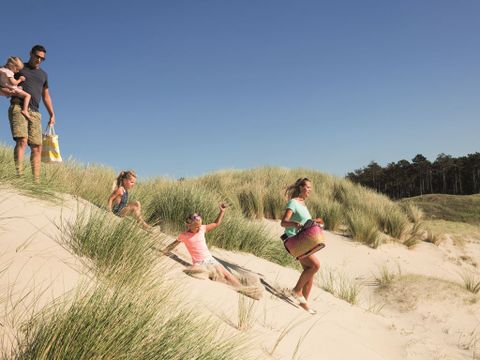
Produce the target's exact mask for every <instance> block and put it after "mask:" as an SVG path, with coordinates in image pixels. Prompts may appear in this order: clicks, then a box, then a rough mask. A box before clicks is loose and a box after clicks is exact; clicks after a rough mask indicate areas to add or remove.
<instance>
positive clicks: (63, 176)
mask: <svg viewBox="0 0 480 360" xmlns="http://www.w3.org/2000/svg"><path fill="white" fill-rule="evenodd" d="M12 152H13V149H11V148H9V147H7V146H3V147H1V148H0V182H1V183H8V184H11V185H13V186H15V187H18V188H22V189H24V190H25V189H27V190H28V191H33V192H34V193H37V195H38V196H44V197H45V196H47V197H50V198H53V197H54V196H53V195H52V194H54V193H55V192H64V193H69V194H73V195H75V196H79V197H82V198H84V199H86V200H88V201H90V202H92V203H93V204H95V205H97V206H99V207H103V208H104V207H106V201H107V198H108V196H109V194H110V191H111V186H112V183H113V182H114V180H115V178H116V176H117V174H116V172H114V171H113V170H112V169H109V168H106V167H103V166H101V165H81V164H78V163H76V162H74V161H66V162H65V163H63V164H55V165H44V166H42V180H41V184H40V186H38V185H32V184H31V179H30V177H29V175H28V173H29V170H28V169H26V174H27V175H26V176H25V178H24V179H21V181H20V180H18V179H16V177H15V169H14V165H13V159H12ZM300 177H308V178H309V179H310V180H311V181H312V183H313V192H312V195H311V197H310V198H309V199H308V200H307V206H308V207H309V209H310V211H311V213H312V216H313V217H323V218H324V220H325V223H326V229H327V230H337V229H339V228H340V227H343V226H347V228H349V230H350V233H351V234H352V236H353V237H354V239H355V240H357V241H361V242H364V243H366V244H367V245H369V246H373V247H375V246H378V244H379V243H378V241H377V240H375V239H376V234H378V233H384V234H387V235H389V236H390V237H392V238H394V239H397V240H398V241H400V242H401V241H402V238H405V237H408V229H409V228H411V227H409V226H408V224H409V223H410V222H411V221H414V222H415V221H416V220H418V218H419V217H420V216H421V214H419V213H418V211H417V210H416V209H412V208H402V207H401V206H400V205H399V204H397V203H394V202H392V201H390V200H389V199H388V198H387V197H385V196H384V195H381V194H378V193H376V192H375V191H372V190H370V189H366V188H363V187H361V186H359V185H356V184H353V183H352V182H350V181H348V180H345V179H341V178H338V177H334V176H331V175H327V174H323V173H321V172H318V171H314V170H310V169H302V168H298V169H284V168H277V167H263V168H257V169H250V170H224V171H219V172H215V173H211V174H207V175H205V176H201V177H197V178H191V179H182V181H178V180H173V179H165V178H157V179H151V180H148V181H142V179H139V181H138V182H137V186H136V187H135V188H134V189H133V191H131V199H132V200H133V199H135V200H139V201H140V202H141V203H142V207H143V213H144V214H145V216H146V219H147V220H148V221H150V222H151V223H152V222H153V223H160V225H161V226H162V229H164V230H165V231H167V232H168V233H171V234H173V233H176V232H178V231H181V230H183V222H184V219H185V217H186V216H187V215H188V214H189V213H191V212H194V211H197V212H200V213H201V214H202V216H203V217H204V218H206V219H209V221H213V220H214V219H215V217H216V212H217V206H218V203H220V202H227V203H228V204H229V205H230V210H229V212H228V213H227V215H226V216H231V215H230V214H235V218H237V217H238V218H239V217H243V218H246V219H262V218H264V217H266V218H270V219H277V220H278V219H280V218H281V217H282V215H283V213H284V211H285V210H284V207H285V204H286V200H285V197H284V195H285V189H286V187H287V186H288V185H289V184H292V183H294V182H295V180H296V179H298V178H300ZM355 217H357V218H358V219H355ZM366 217H369V218H370V220H365V218H366ZM244 224H245V223H244ZM238 238H239V237H237V239H238ZM258 242H268V239H266V238H263V237H260V238H258V239H257V243H258ZM222 243H223V244H228V246H229V248H231V249H234V248H235V247H236V248H237V249H239V248H242V251H249V250H248V248H246V247H245V246H244V244H243V245H241V244H239V245H238V246H233V245H232V242H231V241H222ZM249 243H250V244H253V242H249ZM256 249H257V245H255V248H254V249H252V252H253V251H255V250H256ZM257 254H258V253H257Z"/></svg>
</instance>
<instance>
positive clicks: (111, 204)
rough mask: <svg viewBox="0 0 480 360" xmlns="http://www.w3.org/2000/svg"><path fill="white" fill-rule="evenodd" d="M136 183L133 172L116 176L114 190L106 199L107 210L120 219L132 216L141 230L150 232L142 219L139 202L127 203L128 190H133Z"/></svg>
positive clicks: (149, 227)
mask: <svg viewBox="0 0 480 360" xmlns="http://www.w3.org/2000/svg"><path fill="white" fill-rule="evenodd" d="M136 181H137V175H136V174H135V172H134V171H133V170H128V171H122V172H121V173H120V174H119V175H118V177H117V180H116V182H115V185H114V189H113V191H112V193H111V195H110V197H109V198H108V205H107V206H108V210H109V211H111V212H113V213H114V214H115V215H117V216H120V217H123V216H127V215H130V216H133V217H134V218H135V220H137V222H138V224H139V225H140V226H141V227H142V228H143V229H145V230H150V229H151V226H150V225H148V224H147V223H146V222H145V220H143V218H142V214H141V210H142V207H141V205H140V201H132V202H128V190H130V189H131V188H133V186H134V185H135V182H136Z"/></svg>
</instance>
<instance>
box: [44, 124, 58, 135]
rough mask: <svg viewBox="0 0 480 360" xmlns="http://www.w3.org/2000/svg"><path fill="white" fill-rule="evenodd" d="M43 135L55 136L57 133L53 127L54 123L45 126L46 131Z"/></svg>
mask: <svg viewBox="0 0 480 360" xmlns="http://www.w3.org/2000/svg"><path fill="white" fill-rule="evenodd" d="M43 135H46V136H55V135H56V133H55V128H54V127H53V125H47V127H46V128H45V132H44V133H43Z"/></svg>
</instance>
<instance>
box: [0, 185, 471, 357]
mask: <svg viewBox="0 0 480 360" xmlns="http://www.w3.org/2000/svg"><path fill="white" fill-rule="evenodd" d="M80 202H81V204H82V205H84V204H85V202H84V201H80ZM77 208H78V200H77V199H74V198H73V197H70V196H67V195H65V196H63V201H62V202H61V203H59V204H53V203H50V202H47V201H44V200H39V199H33V198H30V197H27V196H24V195H20V194H19V193H18V192H17V191H15V190H12V189H11V188H0V257H1V260H0V261H1V264H2V265H1V270H3V272H2V273H0V289H1V291H2V292H1V294H2V296H1V297H0V300H1V302H2V311H1V312H0V323H1V326H0V332H1V334H0V338H1V339H3V342H2V344H3V345H2V346H4V347H5V346H9V339H10V338H11V336H12V334H13V332H14V330H15V326H17V325H18V324H19V323H20V321H19V319H22V317H23V318H25V317H28V315H29V314H30V313H31V312H33V311H38V310H39V309H41V308H42V307H43V306H45V305H46V304H48V303H49V302H51V301H53V299H55V298H56V297H58V296H61V295H62V294H64V293H66V292H68V291H70V290H72V289H75V287H76V286H77V285H78V284H79V283H80V282H82V281H89V279H90V278H91V276H92V275H90V274H89V273H88V271H87V270H86V269H85V268H84V267H83V266H82V264H81V262H80V261H79V259H77V258H76V256H75V255H73V254H71V253H70V252H69V251H67V250H66V249H64V248H62V247H61V246H60V245H59V244H58V242H57V240H58V239H59V236H60V232H59V229H58V225H59V223H60V222H61V221H71V220H72V219H73V218H74V216H75V214H76V211H77ZM265 224H266V225H267V226H269V227H270V229H271V231H272V232H274V233H275V234H276V235H278V234H280V233H281V228H280V226H279V224H278V222H274V221H265ZM326 240H327V247H326V248H325V249H324V250H322V251H321V252H319V253H318V257H319V258H320V260H321V262H322V268H323V270H324V271H327V272H330V273H331V274H333V275H334V277H336V278H340V277H342V276H343V278H344V279H348V281H349V282H350V283H352V284H353V283H354V284H357V285H358V286H359V287H360V293H359V296H358V301H357V304H355V305H351V304H350V303H348V302H346V301H344V300H341V299H339V298H337V297H335V296H333V295H332V294H330V293H328V292H326V291H324V290H322V289H321V288H320V287H319V285H320V281H319V283H318V284H317V286H316V287H315V288H314V289H313V292H312V298H311V304H312V307H313V308H315V309H316V310H317V311H318V313H317V315H314V316H312V315H309V314H308V313H306V312H305V311H303V310H302V309H300V308H298V307H297V306H295V305H294V304H293V303H292V302H291V301H290V300H289V299H288V298H285V297H284V296H283V295H282V289H285V288H291V287H292V286H293V285H294V283H295V281H296V279H297V278H298V272H297V271H296V270H293V269H289V268H284V267H281V266H278V265H276V264H272V263H270V262H268V261H265V260H263V259H259V258H257V257H255V256H253V255H250V254H242V253H232V252H228V251H224V250H221V249H214V250H213V254H214V255H215V256H216V257H217V258H218V259H219V260H220V261H222V262H224V264H225V265H226V266H227V267H229V268H230V269H231V270H232V271H233V272H235V273H238V274H243V275H247V276H249V278H250V279H256V280H257V281H260V282H261V284H262V286H263V287H264V289H265V291H264V295H263V297H262V299H261V300H259V301H254V300H250V299H249V298H242V297H241V295H239V294H238V293H236V292H235V291H233V290H232V289H230V288H229V287H227V286H226V285H224V284H221V283H217V282H213V281H209V280H198V279H194V278H192V277H189V276H187V275H185V274H184V273H183V269H185V265H184V264H182V263H181V262H180V261H179V259H183V260H185V261H189V257H188V255H187V253H186V251H185V249H184V248H183V247H182V246H180V247H179V248H178V250H176V251H175V254H176V255H177V256H178V258H177V259H175V257H173V258H165V261H164V264H163V266H164V265H165V264H166V265H167V266H168V268H169V271H168V275H167V277H168V278H169V279H171V280H172V281H174V282H175V283H177V284H179V287H180V288H181V295H180V296H178V302H179V303H181V304H187V306H192V307H195V309H197V310H198V311H200V312H201V313H203V314H204V315H205V316H210V317H214V318H217V319H220V321H221V323H222V324H224V327H225V329H226V334H237V333H242V334H246V336H247V337H248V338H249V341H250V342H251V343H250V344H251V345H250V346H249V348H250V349H251V356H252V358H265V359H270V358H272V359H292V358H301V359H352V358H355V359H475V358H480V342H479V344H477V342H478V341H477V338H478V339H480V333H478V332H479V331H480V330H477V327H478V325H479V324H480V305H479V303H478V297H475V296H474V295H473V294H472V293H469V292H467V291H466V290H465V289H464V288H463V287H462V285H463V281H462V278H461V276H460V274H462V273H463V272H465V271H467V270H468V271H476V267H475V264H480V244H478V243H476V242H470V243H468V244H466V245H465V246H464V247H463V248H458V247H455V246H454V245H453V244H452V242H449V241H446V242H444V243H443V244H441V245H440V246H435V245H432V244H427V243H422V244H419V245H418V246H416V247H415V248H413V249H407V248H405V247H404V246H402V245H398V244H393V243H392V244H385V245H382V246H380V247H379V248H378V249H370V248H368V247H366V246H364V245H361V244H358V243H355V242H353V241H352V240H351V239H348V238H345V237H342V236H339V235H335V234H332V233H329V232H327V233H326ZM381 268H384V269H389V271H391V272H392V273H399V272H400V273H401V274H402V275H408V276H405V277H403V278H402V280H401V281H397V282H394V283H393V284H392V286H391V287H389V288H386V289H383V290H381V289H379V288H378V287H377V286H375V278H376V277H378V275H379V272H380V269H381ZM437 279H440V280H437ZM455 283H457V284H459V285H455ZM240 299H242V300H240ZM239 301H244V303H245V304H246V305H244V307H245V306H249V305H250V304H253V305H252V312H251V314H252V315H251V316H250V321H247V322H246V323H248V324H247V325H245V327H247V329H246V330H243V331H240V330H238V329H237V326H238V322H239V316H238V310H239ZM14 305H17V306H16V307H14ZM12 319H13V320H12ZM14 320H15V321H14ZM284 333H286V335H285V336H282V335H284Z"/></svg>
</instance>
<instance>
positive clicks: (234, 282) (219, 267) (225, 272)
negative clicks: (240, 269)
mask: <svg viewBox="0 0 480 360" xmlns="http://www.w3.org/2000/svg"><path fill="white" fill-rule="evenodd" d="M215 267H216V268H217V270H218V271H219V272H220V273H221V274H222V275H223V277H224V278H225V280H227V281H228V283H229V284H230V285H232V286H233V287H241V286H243V285H242V283H241V282H240V281H238V279H237V278H236V277H235V275H233V274H231V273H230V272H229V271H228V270H227V269H225V268H224V267H223V266H222V265H216V266H215Z"/></svg>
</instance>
